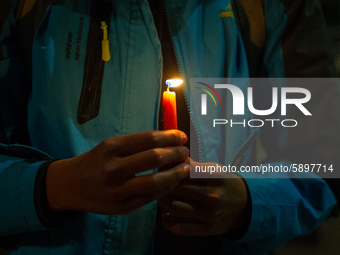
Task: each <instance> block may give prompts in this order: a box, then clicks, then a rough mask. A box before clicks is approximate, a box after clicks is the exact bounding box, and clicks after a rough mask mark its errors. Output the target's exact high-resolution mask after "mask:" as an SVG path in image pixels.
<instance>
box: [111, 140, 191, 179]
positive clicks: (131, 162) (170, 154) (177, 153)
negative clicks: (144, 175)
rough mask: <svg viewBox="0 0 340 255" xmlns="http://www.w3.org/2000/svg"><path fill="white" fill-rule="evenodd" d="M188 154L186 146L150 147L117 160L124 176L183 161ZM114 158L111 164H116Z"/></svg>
mask: <svg viewBox="0 0 340 255" xmlns="http://www.w3.org/2000/svg"><path fill="white" fill-rule="evenodd" d="M188 155H189V150H188V148H186V147H184V146H176V147H166V148H157V149H150V150H147V151H143V152H140V153H136V154H133V155H130V156H127V157H124V158H118V160H119V166H120V169H124V171H125V172H124V173H125V174H126V176H130V175H134V174H137V173H140V172H144V171H146V170H150V169H153V168H158V167H161V166H164V165H167V164H169V163H178V162H183V161H184V160H185V159H186V158H187V157H188ZM116 160H117V159H115V162H113V163H112V164H114V165H117V162H116ZM113 167H114V166H113Z"/></svg>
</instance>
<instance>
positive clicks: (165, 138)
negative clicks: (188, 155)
mask: <svg viewBox="0 0 340 255" xmlns="http://www.w3.org/2000/svg"><path fill="white" fill-rule="evenodd" d="M107 140H108V142H109V143H110V146H112V148H113V149H114V150H115V152H116V153H117V155H119V156H126V155H131V154H135V153H138V152H141V151H145V150H149V149H152V148H160V147H166V146H180V145H183V144H185V143H186V142H187V140H188V137H187V136H186V134H185V133H183V132H182V131H179V130H167V131H146V132H142V133H136V134H131V135H124V136H116V137H112V138H109V139H107Z"/></svg>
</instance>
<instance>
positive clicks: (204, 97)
mask: <svg viewBox="0 0 340 255" xmlns="http://www.w3.org/2000/svg"><path fill="white" fill-rule="evenodd" d="M197 83H199V84H202V85H203V86H206V87H207V88H209V89H210V90H211V91H212V92H214V94H215V95H216V96H217V98H218V100H219V101H220V104H221V106H222V100H221V98H220V96H219V95H218V93H217V92H216V90H215V89H214V88H213V87H211V86H210V85H208V84H205V83H203V82H197ZM197 88H198V89H201V90H203V91H204V92H206V93H207V94H208V95H209V96H210V97H211V98H212V100H213V101H214V103H215V106H217V103H216V100H215V98H214V96H213V95H212V94H211V93H210V91H209V90H207V89H203V88H200V87H197ZM207 94H202V95H201V100H202V107H201V114H202V115H207Z"/></svg>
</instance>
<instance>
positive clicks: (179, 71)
mask: <svg viewBox="0 0 340 255" xmlns="http://www.w3.org/2000/svg"><path fill="white" fill-rule="evenodd" d="M164 6H165V16H166V19H167V23H168V26H169V33H170V38H171V44H172V48H173V50H174V53H175V58H176V64H177V70H178V73H179V75H180V76H181V77H184V76H183V73H182V71H181V68H180V64H179V57H178V53H177V50H176V47H175V41H174V36H173V32H172V27H171V22H170V20H169V10H168V5H167V3H166V0H164ZM182 90H183V95H184V98H185V105H186V107H187V110H188V112H189V116H190V121H191V123H192V125H193V127H194V129H195V133H196V136H197V142H198V159H199V161H202V141H201V138H200V136H199V133H198V128H197V125H196V123H195V121H194V119H193V117H192V114H191V111H190V104H189V100H188V96H187V94H186V93H185V88H184V86H182Z"/></svg>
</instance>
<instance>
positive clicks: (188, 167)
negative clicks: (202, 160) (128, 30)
mask: <svg viewBox="0 0 340 255" xmlns="http://www.w3.org/2000/svg"><path fill="white" fill-rule="evenodd" d="M183 169H184V171H185V172H189V173H190V164H186V165H185V166H184V167H183Z"/></svg>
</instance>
